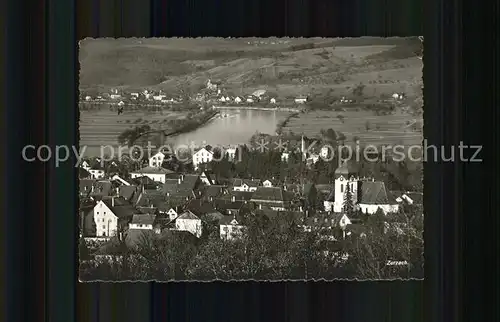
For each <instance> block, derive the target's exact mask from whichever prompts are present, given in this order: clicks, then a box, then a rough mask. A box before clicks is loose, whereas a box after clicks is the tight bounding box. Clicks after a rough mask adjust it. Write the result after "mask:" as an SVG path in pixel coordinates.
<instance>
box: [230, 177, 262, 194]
mask: <svg viewBox="0 0 500 322" xmlns="http://www.w3.org/2000/svg"><path fill="white" fill-rule="evenodd" d="M260 185H261V183H260V180H254V179H239V178H236V179H233V183H232V186H233V191H256V190H257V188H258V187H259V186H260Z"/></svg>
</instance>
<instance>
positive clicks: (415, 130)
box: [283, 110, 423, 145]
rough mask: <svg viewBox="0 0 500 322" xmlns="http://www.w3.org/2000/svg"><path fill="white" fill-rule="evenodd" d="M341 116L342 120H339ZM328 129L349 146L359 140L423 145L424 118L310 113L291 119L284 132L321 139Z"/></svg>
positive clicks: (402, 115)
mask: <svg viewBox="0 0 500 322" xmlns="http://www.w3.org/2000/svg"><path fill="white" fill-rule="evenodd" d="M339 115H342V116H343V118H342V120H341V118H339V117H338V116H339ZM329 128H332V129H334V130H335V131H339V132H342V133H343V134H344V135H345V136H346V139H347V140H346V141H347V142H352V140H353V138H354V137H355V136H357V137H358V138H359V139H360V143H361V144H373V145H396V144H400V145H420V144H422V139H423V137H422V118H421V117H417V118H414V119H412V118H410V117H409V116H408V115H404V114H399V115H397V114H396V115H395V114H392V115H383V116H382V115H380V116H378V115H374V114H373V112H372V111H367V110H360V111H349V110H348V111H345V112H332V111H311V112H309V113H305V114H299V115H298V117H297V118H290V120H289V122H288V123H287V125H286V126H285V127H284V128H283V131H284V132H289V131H292V132H294V133H303V134H304V135H305V136H308V137H315V136H318V135H320V131H321V130H322V129H324V130H327V129H329ZM367 128H368V129H367Z"/></svg>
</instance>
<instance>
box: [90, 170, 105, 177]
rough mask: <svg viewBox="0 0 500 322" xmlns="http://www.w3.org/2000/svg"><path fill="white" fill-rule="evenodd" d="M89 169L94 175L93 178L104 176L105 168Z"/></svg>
mask: <svg viewBox="0 0 500 322" xmlns="http://www.w3.org/2000/svg"><path fill="white" fill-rule="evenodd" d="M87 171H88V172H89V173H90V174H91V175H92V178H94V179H102V178H104V170H103V169H98V168H92V169H89V170H87Z"/></svg>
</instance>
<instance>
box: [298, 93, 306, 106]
mask: <svg viewBox="0 0 500 322" xmlns="http://www.w3.org/2000/svg"><path fill="white" fill-rule="evenodd" d="M306 102H307V96H303V95H301V96H298V97H296V98H295V103H297V104H304V103H306Z"/></svg>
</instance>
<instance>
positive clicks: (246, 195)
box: [220, 191, 254, 201]
mask: <svg viewBox="0 0 500 322" xmlns="http://www.w3.org/2000/svg"><path fill="white" fill-rule="evenodd" d="M253 194H254V192H253V191H230V192H229V193H227V194H225V195H223V196H221V198H220V199H224V200H232V198H233V197H234V200H235V201H250V200H251V199H252V196H253Z"/></svg>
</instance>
